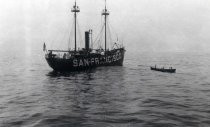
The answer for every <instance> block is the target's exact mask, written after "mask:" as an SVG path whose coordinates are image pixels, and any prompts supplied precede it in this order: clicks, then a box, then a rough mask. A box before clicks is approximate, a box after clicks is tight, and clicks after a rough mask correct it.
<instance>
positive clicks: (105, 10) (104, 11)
mask: <svg viewBox="0 0 210 127" xmlns="http://www.w3.org/2000/svg"><path fill="white" fill-rule="evenodd" d="M102 15H104V25H105V55H106V50H107V44H106V43H107V42H106V40H107V37H106V26H107V16H108V15H109V12H108V10H107V8H106V0H105V9H104V10H103V11H102Z"/></svg>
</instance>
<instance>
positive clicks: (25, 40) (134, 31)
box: [0, 0, 210, 51]
mask: <svg viewBox="0 0 210 127" xmlns="http://www.w3.org/2000/svg"><path fill="white" fill-rule="evenodd" d="M73 3H74V0H0V30H1V32H0V47H1V48H2V47H3V46H4V45H7V46H10V45H11V46H14V47H16V46H17V47H18V46H20V45H24V48H28V49H29V50H32V49H33V48H35V47H40V49H41V48H42V44H43V42H46V43H47V44H48V45H50V46H53V43H55V42H63V43H64V42H65V41H66V40H67V39H68V35H67V34H66V33H68V31H69V30H70V27H71V25H72V13H71V12H70V9H71V8H72V6H73ZM78 4H79V6H80V9H81V12H80V13H79V17H78V18H79V24H80V28H81V32H82V34H83V33H84V31H85V30H88V29H90V28H92V29H93V31H94V32H95V33H94V34H96V33H98V30H99V27H100V24H101V19H102V18H101V10H102V9H103V7H104V0H78ZM107 4H108V5H107V6H108V9H109V10H110V12H111V15H110V24H111V26H112V27H113V28H114V33H117V35H118V36H119V38H120V40H121V41H122V40H123V43H124V45H125V46H126V49H127V50H128V51H131V50H132V51H134V50H138V51H163V50H164V51H165V50H167V51H210V0H107ZM83 40H84V39H83ZM113 40H114V39H113Z"/></svg>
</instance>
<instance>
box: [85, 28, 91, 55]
mask: <svg viewBox="0 0 210 127" xmlns="http://www.w3.org/2000/svg"><path fill="white" fill-rule="evenodd" d="M85 49H86V50H87V51H88V50H89V49H90V37H89V31H86V32H85Z"/></svg>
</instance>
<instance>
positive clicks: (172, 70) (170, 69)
mask: <svg viewBox="0 0 210 127" xmlns="http://www.w3.org/2000/svg"><path fill="white" fill-rule="evenodd" d="M150 69H151V70H154V71H160V72H168V73H175V72H176V69H173V68H172V67H170V68H169V69H165V68H157V67H156V66H155V67H150Z"/></svg>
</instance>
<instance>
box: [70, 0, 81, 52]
mask: <svg viewBox="0 0 210 127" xmlns="http://www.w3.org/2000/svg"><path fill="white" fill-rule="evenodd" d="M71 12H73V13H74V23H75V24H74V29H75V34H74V35H75V37H74V39H75V48H74V51H75V53H76V51H77V13H79V12H80V9H79V7H78V6H77V2H76V0H75V5H74V6H73V8H72V9H71Z"/></svg>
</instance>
